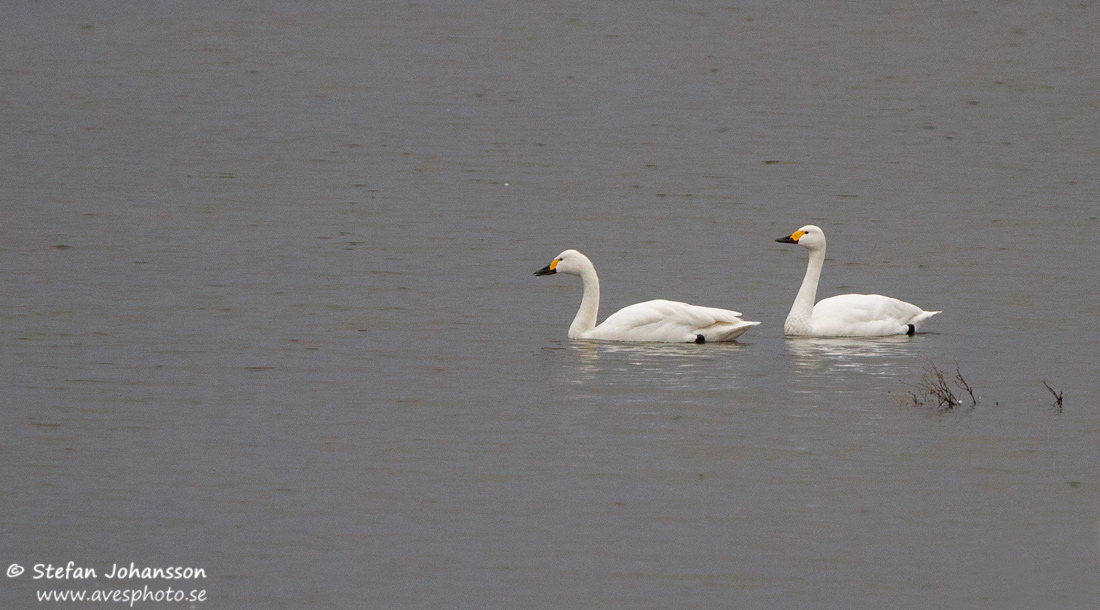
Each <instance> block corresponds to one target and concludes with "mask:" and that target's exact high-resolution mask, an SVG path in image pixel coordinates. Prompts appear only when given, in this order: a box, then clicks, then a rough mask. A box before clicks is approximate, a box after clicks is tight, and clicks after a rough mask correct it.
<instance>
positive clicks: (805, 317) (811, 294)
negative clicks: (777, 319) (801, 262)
mask: <svg viewBox="0 0 1100 610" xmlns="http://www.w3.org/2000/svg"><path fill="white" fill-rule="evenodd" d="M824 264H825V248H820V249H817V250H810V262H809V263H808V264H807V265H806V277H804V278H802V287H801V288H799V289H798V296H796V297H795V298H794V305H793V306H791V313H789V314H788V315H787V322H786V323H785V324H784V325H783V331H784V332H786V333H787V334H788V335H802V334H808V333H809V332H810V325H811V321H812V319H813V314H814V300H815V299H816V298H817V281H818V280H819V279H821V266H822V265H824Z"/></svg>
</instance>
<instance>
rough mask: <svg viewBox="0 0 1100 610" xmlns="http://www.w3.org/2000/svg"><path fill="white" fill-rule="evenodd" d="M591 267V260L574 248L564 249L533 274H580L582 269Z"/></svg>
mask: <svg viewBox="0 0 1100 610" xmlns="http://www.w3.org/2000/svg"><path fill="white" fill-rule="evenodd" d="M591 267H592V261H590V260H588V257H587V256H585V255H583V254H581V253H580V252H577V251H576V250H566V251H565V252H562V253H561V254H559V255H557V256H555V257H554V260H552V261H550V264H549V265H547V266H545V267H543V268H542V269H539V270H538V271H536V272H535V275H553V274H555V273H568V274H570V275H580V274H581V272H582V271H584V270H585V269H587V268H591Z"/></svg>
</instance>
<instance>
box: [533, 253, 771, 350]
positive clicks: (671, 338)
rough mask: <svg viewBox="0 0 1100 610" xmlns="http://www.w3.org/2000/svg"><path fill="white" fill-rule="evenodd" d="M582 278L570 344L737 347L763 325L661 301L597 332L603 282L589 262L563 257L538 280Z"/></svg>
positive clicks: (626, 311) (615, 318)
mask: <svg viewBox="0 0 1100 610" xmlns="http://www.w3.org/2000/svg"><path fill="white" fill-rule="evenodd" d="M554 273H568V274H570V275H579V276H580V277H581V283H582V284H583V285H584V296H582V297H581V308H580V310H579V311H577V317H575V318H573V323H572V324H571V325H569V338H570V339H601V340H604V341H664V342H666V343H688V342H694V343H705V342H707V341H733V340H734V339H736V338H737V337H739V336H741V335H742V334H744V332H745V331H747V330H748V329H750V328H752V327H753V326H756V325H757V324H759V322H748V321H745V320H742V319H741V318H740V317H739V316H740V315H741V314H740V313H738V312H736V311H729V310H728V309H718V308H715V307H700V306H698V305H688V304H687V303H679V302H676V301H665V300H663V299H658V300H655V301H646V302H645V303H637V304H635V305H630V306H629V307H624V308H622V309H620V310H619V311H617V312H615V313H613V314H611V315H610V316H608V318H607V319H606V320H604V321H603V324H600V325H599V326H596V314H597V312H598V310H599V308H600V279H599V278H598V277H597V276H596V267H595V266H593V265H592V261H590V260H588V257H587V256H585V255H583V254H581V253H580V252H577V251H576V250H566V251H565V252H562V253H561V254H559V255H558V256H557V257H555V258H554V260H553V261H551V262H550V264H549V265H547V266H545V267H543V268H542V269H539V270H538V271H536V272H535V275H552V274H554Z"/></svg>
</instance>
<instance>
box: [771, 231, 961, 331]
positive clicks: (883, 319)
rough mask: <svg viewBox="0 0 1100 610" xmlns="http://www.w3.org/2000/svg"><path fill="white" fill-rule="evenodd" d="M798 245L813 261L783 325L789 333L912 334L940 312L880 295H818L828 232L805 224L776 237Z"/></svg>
mask: <svg viewBox="0 0 1100 610" xmlns="http://www.w3.org/2000/svg"><path fill="white" fill-rule="evenodd" d="M775 241H777V242H780V243H784V244H798V245H800V246H802V247H803V248H806V249H807V250H809V251H810V264H809V265H808V266H807V267H806V277H805V278H804V279H803V280H802V287H801V288H799V289H798V296H797V297H795V299H794V306H792V307H791V313H790V314H788V315H787V321H786V323H784V324H783V331H784V332H785V333H786V334H788V335H808V336H813V337H881V336H885V335H912V334H914V333H916V332H917V329H918V328H920V326H921V323H923V322H924V321H925V320H927V319H928V318H931V317H932V316H934V315H936V314H938V313H940V312H938V311H924V310H923V309H921V308H920V307H917V306H916V305H913V304H910V303H906V302H905V301H899V300H898V299H893V298H890V297H884V296H882V295H880V294H842V295H838V296H835V297H829V298H827V299H821V300H820V301H818V302H817V305H814V299H815V298H816V296H817V280H818V279H819V278H820V277H821V265H822V264H823V263H824V262H825V233H824V232H822V231H821V229H820V228H818V227H816V226H814V225H806V226H804V227H802V228H801V229H799V230H797V231H795V232H794V233H791V234H790V235H788V236H787V237H780V238H779V239H777V240H775Z"/></svg>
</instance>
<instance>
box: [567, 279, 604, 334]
mask: <svg viewBox="0 0 1100 610" xmlns="http://www.w3.org/2000/svg"><path fill="white" fill-rule="evenodd" d="M579 275H580V276H581V284H583V286H584V296H582V297H581V308H580V309H579V310H577V317H575V318H573V323H572V324H570V325H569V338H570V339H582V338H584V335H585V334H587V333H590V332H592V330H593V329H594V328H596V315H597V314H598V313H599V310H600V278H599V277H598V276H597V275H596V268H595V267H594V266H592V264H591V263H589V264H588V265H587V266H585V268H584V269H583V270H582V271H581V272H580V274H579Z"/></svg>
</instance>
